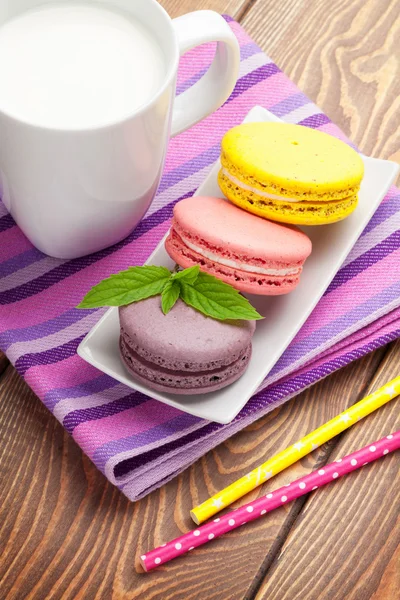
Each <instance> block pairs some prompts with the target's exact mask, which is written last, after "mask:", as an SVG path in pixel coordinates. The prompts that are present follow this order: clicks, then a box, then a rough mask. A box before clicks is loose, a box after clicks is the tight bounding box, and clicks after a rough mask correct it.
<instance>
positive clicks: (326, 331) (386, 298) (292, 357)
mask: <svg viewBox="0 0 400 600" xmlns="http://www.w3.org/2000/svg"><path fill="white" fill-rule="evenodd" d="M399 295H400V282H397V283H395V284H394V285H392V286H390V287H388V288H385V289H384V290H382V291H381V292H380V293H379V294H377V295H375V296H373V297H372V298H368V300H367V301H366V302H363V303H362V304H360V305H358V306H356V307H355V308H354V309H353V310H351V311H349V312H347V313H346V314H344V315H342V316H341V317H339V318H338V319H335V320H333V321H330V322H329V323H327V325H325V326H324V327H321V328H320V329H317V330H316V331H313V332H312V333H311V334H310V335H309V336H308V337H306V338H305V339H302V340H301V341H300V342H298V343H293V342H292V343H291V344H290V346H289V347H288V349H287V350H286V351H285V352H284V353H283V355H282V356H281V358H280V359H279V361H278V362H277V363H276V365H275V366H274V367H273V369H272V370H271V372H270V376H271V377H272V376H273V375H276V374H277V373H280V372H281V371H283V370H284V369H286V368H288V367H290V365H292V364H293V363H294V362H295V361H297V360H299V359H300V358H302V357H303V356H306V355H307V354H308V353H309V352H311V351H313V350H315V349H318V348H321V347H322V346H323V345H325V344H326V343H327V342H329V340H331V339H332V338H333V337H334V336H335V335H338V334H340V333H342V332H345V331H346V329H348V327H349V326H350V325H353V324H354V323H362V322H363V320H364V319H365V318H366V317H368V315H371V314H372V313H374V312H375V311H377V310H379V309H380V308H382V306H386V305H388V304H389V303H391V302H393V301H395V300H397V299H398V298H399Z"/></svg>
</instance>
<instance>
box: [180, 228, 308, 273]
mask: <svg viewBox="0 0 400 600" xmlns="http://www.w3.org/2000/svg"><path fill="white" fill-rule="evenodd" d="M172 232H173V233H174V234H175V235H177V236H178V237H179V239H180V240H181V241H182V243H183V244H184V245H185V246H186V247H187V248H189V249H190V250H192V251H193V252H196V254H199V255H200V256H202V257H203V258H205V259H207V260H210V261H212V262H215V263H217V264H220V265H224V266H225V267H230V268H232V269H236V270H239V271H244V272H246V273H256V274H259V275H267V276H271V277H286V276H288V275H298V274H299V273H300V272H301V270H302V266H303V262H304V261H301V263H298V264H296V265H294V266H293V265H287V264H283V263H276V262H274V263H273V265H271V266H270V265H267V264H265V266H264V265H263V264H262V263H266V261H262V260H260V259H257V258H256V257H254V258H253V260H251V259H248V260H246V258H245V257H244V256H243V257H241V256H238V255H235V254H233V253H230V252H229V249H228V248H227V247H224V248H223V252H222V251H221V249H220V248H217V247H215V248H214V247H213V246H212V245H211V244H210V243H206V241H205V240H202V239H200V238H199V239H197V238H194V239H193V237H189V235H188V234H187V233H186V232H184V231H183V230H182V227H181V226H180V225H179V223H178V222H177V220H176V219H174V220H173V222H172ZM256 262H257V263H258V264H255V263H256ZM260 263H261V264H262V266H260Z"/></svg>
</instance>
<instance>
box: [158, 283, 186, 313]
mask: <svg viewBox="0 0 400 600" xmlns="http://www.w3.org/2000/svg"><path fill="white" fill-rule="evenodd" d="M180 293H181V286H180V285H179V283H178V282H177V281H174V280H170V281H168V282H167V284H166V286H165V288H164V290H163V293H162V299H161V307H162V311H163V313H164V315H167V314H168V313H169V311H170V310H171V309H172V308H173V307H174V306H175V304H176V303H177V301H178V298H179V295H180Z"/></svg>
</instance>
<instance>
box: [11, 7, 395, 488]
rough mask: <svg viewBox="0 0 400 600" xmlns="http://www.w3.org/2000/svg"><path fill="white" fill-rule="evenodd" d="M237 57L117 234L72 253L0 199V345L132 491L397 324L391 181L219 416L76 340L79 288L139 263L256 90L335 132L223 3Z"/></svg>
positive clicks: (154, 482) (80, 321) (193, 62)
mask: <svg viewBox="0 0 400 600" xmlns="http://www.w3.org/2000/svg"><path fill="white" fill-rule="evenodd" d="M227 21H229V23H230V25H231V27H232V29H233V31H234V32H235V34H236V35H237V37H238V39H239V42H240V46H241V71H240V79H239V81H238V83H237V86H236V88H235V90H234V92H233V94H232V96H231V98H230V99H229V100H228V101H227V102H226V104H225V105H224V106H223V107H222V108H221V109H220V110H219V111H218V112H217V113H215V114H213V115H211V116H210V117H209V118H208V119H206V120H205V121H203V122H202V123H200V124H198V125H197V126H196V127H194V128H192V129H191V130H190V131H187V132H185V133H183V134H181V135H180V136H178V137H177V138H175V139H173V140H172V141H171V143H170V147H169V152H168V156H167V163H166V170H165V174H164V177H163V180H162V183H161V187H160V189H159V192H158V195H157V197H156V199H155V201H154V203H153V204H152V206H151V209H150V211H149V212H148V214H147V215H146V217H145V218H144V219H143V221H142V222H141V224H140V225H139V226H138V227H137V229H136V230H135V231H134V232H133V233H132V234H131V235H130V236H129V238H128V239H126V240H124V241H123V242H121V243H120V244H117V245H116V246H114V247H113V248H109V249H107V250H103V251H101V252H98V253H97V254H94V255H91V256H89V257H85V258H82V259H78V260H72V261H71V260H69V261H63V260H56V259H53V258H49V257H47V256H45V255H43V254H41V253H40V252H39V251H38V250H36V249H35V248H33V247H32V245H31V244H30V243H29V241H28V240H27V239H26V238H25V237H24V235H23V234H22V233H21V231H20V230H19V229H18V227H16V225H15V223H14V222H13V220H12V218H11V217H10V216H9V215H8V214H7V211H6V209H5V207H4V206H3V204H1V202H0V348H1V349H2V350H3V351H4V352H5V353H6V354H7V356H8V357H9V359H10V361H11V362H12V363H13V364H14V365H15V367H16V368H17V370H18V371H19V373H20V374H21V375H22V376H23V377H24V378H25V380H26V381H27V382H28V384H29V385H30V386H31V388H32V389H33V390H34V391H35V393H36V394H37V395H38V396H39V398H40V399H41V400H42V401H43V402H44V404H45V405H46V406H47V407H48V409H49V410H50V411H51V412H52V413H53V414H54V416H55V417H56V418H57V419H58V420H59V421H60V422H61V423H62V424H63V426H64V427H65V429H66V430H67V431H68V432H69V433H70V434H71V435H72V436H73V438H74V439H75V440H76V442H77V443H78V444H79V445H80V446H81V448H82V450H83V451H84V452H85V453H86V454H87V455H88V456H89V457H90V458H91V460H92V461H93V462H94V463H95V465H96V466H97V467H98V468H99V469H100V470H101V471H102V472H103V473H104V474H105V475H106V477H108V479H109V480H110V481H111V482H112V483H113V484H115V485H117V486H118V487H119V488H120V489H121V490H122V492H123V493H124V494H126V495H127V496H128V497H129V498H130V499H132V500H136V499H138V498H140V497H142V496H144V495H146V494H147V493H149V492H150V491H151V490H153V489H155V488H157V487H159V486H161V485H162V484H163V483H165V482H166V481H168V480H169V479H171V478H172V477H174V476H175V475H176V474H177V473H179V472H180V471H182V470H183V469H184V468H185V467H187V466H188V465H189V464H191V463H192V462H194V461H195V460H196V459H197V458H199V457H200V456H201V455H202V454H204V453H205V452H206V451H207V450H209V449H210V448H213V447H214V446H216V445H217V444H219V443H220V442H222V441H223V440H225V439H226V438H228V437H229V436H231V435H232V434H234V433H235V432H236V431H238V430H240V429H242V428H243V427H245V426H247V425H249V424H250V423H252V422H253V421H255V420H256V419H258V418H260V417H261V416H263V415H265V413H267V412H268V411H270V410H271V409H273V408H274V407H276V406H278V405H279V404H281V403H283V402H285V401H286V400H288V399H289V398H291V397H292V396H294V395H295V394H297V393H298V392H300V391H301V390H303V389H304V388H306V387H307V386H310V385H312V384H313V383H315V382H316V381H318V380H319V379H321V378H323V377H325V376H326V375H328V374H329V373H332V372H333V371H334V370H335V369H338V368H340V367H342V366H344V365H346V364H348V363H349V362H350V361H352V360H355V359H357V358H359V357H361V356H363V355H364V354H366V353H367V352H370V351H371V350H373V349H375V348H378V347H379V346H381V345H383V344H386V343H387V342H389V341H391V340H393V339H395V338H397V337H400V308H399V307H400V269H399V261H400V193H399V192H398V190H396V189H395V188H392V189H391V190H390V192H389V194H388V195H387V197H386V198H385V200H384V201H383V202H382V204H381V206H380V207H379V209H378V211H377V212H376V214H375V216H374V218H373V219H372V220H371V222H370V223H369V225H368V227H367V228H366V229H365V231H364V233H363V235H362V236H361V237H360V239H359V241H358V242H357V244H356V246H355V247H354V249H353V251H352V253H351V255H350V256H349V257H348V259H347V261H346V263H345V265H344V266H343V268H342V269H341V270H340V272H339V273H338V275H337V276H336V278H335V280H334V281H333V283H332V284H331V286H330V288H329V290H328V291H327V292H326V294H325V296H324V297H323V298H322V300H321V301H320V303H319V304H318V307H317V308H316V309H315V310H314V312H313V313H312V315H311V317H310V318H309V319H308V321H307V323H306V324H305V325H304V327H303V328H302V330H301V331H300V333H299V334H298V335H297V337H296V338H295V340H294V341H293V343H292V344H291V346H290V347H289V348H288V350H287V351H286V352H285V354H284V355H283V356H282V358H281V359H280V361H279V362H278V363H277V365H276V366H275V368H274V369H273V371H272V372H271V373H270V375H269V376H268V378H267V380H266V381H265V382H264V385H263V386H262V389H261V391H260V392H259V393H258V394H257V395H256V396H254V397H253V398H252V400H251V401H250V402H249V403H248V404H247V406H246V407H245V408H244V409H243V411H242V412H241V413H240V415H238V417H237V418H236V419H235V421H234V422H233V423H231V424H229V425H225V426H222V425H218V424H216V423H211V422H207V421H203V420H201V419H198V418H196V417H193V416H191V415H187V414H185V413H182V412H180V411H178V410H176V409H174V408H171V407H169V406H166V405H164V404H162V403H160V402H157V401H155V400H153V399H151V398H148V397H146V396H143V395H142V394H140V393H137V392H133V391H132V390H131V389H129V388H127V387H125V386H124V385H122V384H120V383H118V382H117V381H114V380H113V379H111V378H110V377H108V376H107V375H104V374H103V373H101V372H100V371H97V370H96V369H95V368H93V367H91V366H90V365H88V364H87V363H85V362H84V361H83V360H81V359H80V358H79V357H78V356H77V354H76V349H77V346H78V345H79V343H80V342H81V340H82V339H83V338H84V336H85V335H86V334H87V332H88V331H89V330H90V329H91V327H92V326H93V325H94V324H95V323H96V322H97V321H98V319H99V318H100V316H101V315H102V314H103V313H104V310H103V309H102V310H93V311H79V310H77V309H76V308H75V306H76V305H77V304H78V303H79V301H80V300H81V298H82V296H83V295H84V294H85V292H86V291H87V290H88V289H89V288H90V287H91V286H92V285H94V284H95V283H97V282H98V281H99V280H101V279H102V278H104V277H106V276H108V275H109V274H110V273H113V272H116V271H119V270H122V269H126V268H127V267H128V266H131V265H140V264H142V263H143V262H144V261H145V260H146V259H147V257H148V256H149V254H150V253H151V252H152V251H153V249H154V248H155V247H156V245H157V244H158V242H159V241H160V239H161V237H162V236H163V235H164V234H165V233H166V231H167V229H168V227H169V220H170V218H171V214H172V208H173V206H174V204H175V203H176V202H177V201H178V200H180V199H182V198H186V197H188V196H190V195H191V194H192V193H193V192H194V191H195V190H196V188H197V187H198V186H199V185H200V184H201V183H202V181H203V180H204V178H205V177H206V175H207V174H208V172H209V170H210V168H211V166H212V164H213V163H214V161H215V160H216V159H217V158H218V155H219V147H220V140H221V138H222V136H223V134H224V133H225V132H226V131H227V130H228V129H229V128H230V127H232V126H234V125H237V124H239V123H241V122H242V120H243V119H244V117H245V115H246V114H247V113H248V111H249V110H250V109H251V108H252V107H253V106H254V105H256V104H260V105H262V106H264V107H265V108H267V109H269V110H270V111H272V112H273V113H275V114H276V115H278V116H279V117H282V118H283V119H284V120H285V121H287V122H290V123H301V124H303V125H307V126H309V127H315V128H318V129H320V130H321V131H326V132H328V133H331V134H333V135H336V136H338V137H341V138H343V139H344V136H343V134H341V132H340V131H339V130H338V129H337V128H336V127H335V126H334V125H333V124H332V123H331V122H330V121H329V119H328V118H327V117H326V116H325V115H324V114H322V112H321V111H320V110H319V109H318V107H317V106H315V105H314V104H313V103H311V102H310V101H309V100H308V99H307V98H306V97H305V96H304V95H303V94H302V93H301V92H299V90H298V89H297V88H296V86H295V85H294V84H293V83H291V81H290V80H289V79H288V78H287V77H286V76H285V75H284V74H283V73H282V72H281V71H280V70H279V69H278V67H277V66H276V65H275V64H274V63H273V62H272V61H271V60H270V59H269V58H268V57H267V56H266V55H265V54H264V53H263V52H261V50H260V49H259V48H258V47H257V46H256V45H255V44H254V43H253V42H252V41H251V39H250V38H249V37H248V36H247V35H246V34H245V32H244V31H243V30H242V29H241V27H240V26H239V25H238V24H237V23H235V22H233V21H232V20H231V19H230V18H229V17H227ZM212 54H213V48H212V47H210V46H204V47H201V48H199V49H196V50H194V51H192V52H190V53H188V54H187V55H186V56H185V57H184V58H183V59H182V64H181V69H180V77H179V82H178V93H181V92H183V91H184V90H185V89H186V88H188V87H189V86H191V85H193V83H194V82H195V81H196V80H197V79H198V78H199V77H201V75H202V74H203V73H204V72H205V70H206V69H207V66H208V65H209V64H210V61H211V59H212Z"/></svg>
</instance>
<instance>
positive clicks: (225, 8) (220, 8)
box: [159, 0, 248, 19]
mask: <svg viewBox="0 0 400 600" xmlns="http://www.w3.org/2000/svg"><path fill="white" fill-rule="evenodd" d="M159 2H160V4H161V5H162V6H163V7H164V8H165V10H166V11H167V12H168V13H169V15H170V16H171V17H172V18H175V17H179V16H180V15H184V14H185V13H187V12H191V11H193V10H203V9H211V10H215V11H217V12H219V13H220V14H228V15H230V16H231V17H233V18H235V19H240V15H241V14H242V12H243V11H244V10H245V8H246V5H247V4H248V0H212V1H211V2H210V0H196V1H194V0H159Z"/></svg>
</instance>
